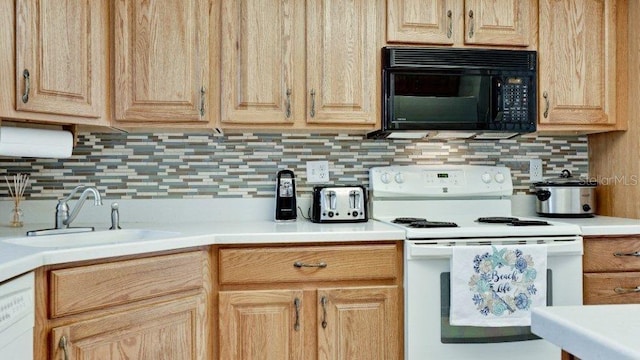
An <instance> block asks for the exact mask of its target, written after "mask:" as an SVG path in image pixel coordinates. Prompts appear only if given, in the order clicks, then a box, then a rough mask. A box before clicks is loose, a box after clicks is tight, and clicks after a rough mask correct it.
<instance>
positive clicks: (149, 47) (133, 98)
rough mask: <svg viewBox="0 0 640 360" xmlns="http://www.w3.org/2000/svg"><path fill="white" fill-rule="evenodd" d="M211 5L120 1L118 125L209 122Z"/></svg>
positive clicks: (117, 16)
mask: <svg viewBox="0 0 640 360" xmlns="http://www.w3.org/2000/svg"><path fill="white" fill-rule="evenodd" d="M211 11H212V5H211V4H210V2H209V1H207V0H193V1H182V0H150V1H135V0H117V1H116V2H115V5H114V16H113V19H114V23H113V25H114V26H113V27H114V33H115V35H114V56H113V58H114V64H115V65H114V68H115V69H114V70H115V71H114V81H115V85H114V92H115V94H114V97H115V120H116V121H117V122H121V123H124V124H131V123H134V124H135V123H160V124H181V123H190V122H191V123H194V122H195V123H203V124H206V123H207V118H208V117H209V116H211V111H210V110H211V109H210V107H209V101H208V96H207V91H208V90H209V89H208V88H207V87H208V85H209V72H210V70H209V16H210V12H211Z"/></svg>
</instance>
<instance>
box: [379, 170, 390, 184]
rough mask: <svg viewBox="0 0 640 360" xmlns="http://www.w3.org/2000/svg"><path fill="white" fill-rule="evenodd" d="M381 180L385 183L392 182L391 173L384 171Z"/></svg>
mask: <svg viewBox="0 0 640 360" xmlns="http://www.w3.org/2000/svg"><path fill="white" fill-rule="evenodd" d="M380 181H382V183H383V184H388V183H390V182H391V174H389V173H388V172H386V173H382V175H380Z"/></svg>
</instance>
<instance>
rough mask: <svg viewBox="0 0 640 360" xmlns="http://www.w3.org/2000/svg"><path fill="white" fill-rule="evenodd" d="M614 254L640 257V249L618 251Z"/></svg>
mask: <svg viewBox="0 0 640 360" xmlns="http://www.w3.org/2000/svg"><path fill="white" fill-rule="evenodd" d="M613 256H635V257H640V251H634V252H629V253H621V252H616V253H613Z"/></svg>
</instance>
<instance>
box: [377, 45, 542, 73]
mask: <svg viewBox="0 0 640 360" xmlns="http://www.w3.org/2000/svg"><path fill="white" fill-rule="evenodd" d="M385 51H386V52H387V53H386V54H385V58H386V60H387V64H388V66H389V67H427V68H429V67H434V68H456V67H463V68H479V69H495V68H499V69H513V70H530V71H533V70H535V69H536V53H535V51H511V50H483V49H431V48H425V49H416V48H412V49H409V48H385Z"/></svg>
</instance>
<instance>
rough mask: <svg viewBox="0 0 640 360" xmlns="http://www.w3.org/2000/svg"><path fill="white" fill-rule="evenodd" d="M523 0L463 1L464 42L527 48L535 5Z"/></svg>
mask: <svg viewBox="0 0 640 360" xmlns="http://www.w3.org/2000/svg"><path fill="white" fill-rule="evenodd" d="M532 3H533V2H532V1H529V0H526V1H522V0H465V14H464V16H465V21H464V24H465V29H464V42H465V43H466V44H478V45H513V46H529V44H530V37H531V36H532V34H535V32H534V31H533V29H532V27H531V16H532V15H533V14H532V12H533V11H535V6H532Z"/></svg>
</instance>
